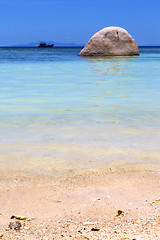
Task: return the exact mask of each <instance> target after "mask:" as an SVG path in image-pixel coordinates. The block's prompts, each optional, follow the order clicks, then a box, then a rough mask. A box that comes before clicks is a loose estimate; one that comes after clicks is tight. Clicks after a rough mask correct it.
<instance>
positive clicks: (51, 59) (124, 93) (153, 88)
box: [0, 47, 160, 177]
mask: <svg viewBox="0 0 160 240" xmlns="http://www.w3.org/2000/svg"><path fill="white" fill-rule="evenodd" d="M81 49H82V48H80V47H73V48H71V47H65V48H63V47H54V48H35V47H34V48H22V47H21V48H20V47H19V48H16V47H1V48H0V137H1V141H0V174H1V176H8V175H10V176H11V175H14V174H15V175H16V176H18V175H23V176H28V177H33V176H56V175H61V174H65V173H68V172H72V171H77V170H78V171H79V170H85V169H91V168H96V167H100V166H105V165H107V164H112V163H113V164H114V163H115V164H121V163H123V164H125V163H131V164H134V163H138V164H141V163H143V164H144V163H159V162H160V47H140V56H134V57H80V56H78V53H79V52H80V50H81Z"/></svg>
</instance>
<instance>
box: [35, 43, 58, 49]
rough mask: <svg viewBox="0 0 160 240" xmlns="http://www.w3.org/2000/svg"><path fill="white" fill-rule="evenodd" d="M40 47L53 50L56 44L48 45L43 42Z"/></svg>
mask: <svg viewBox="0 0 160 240" xmlns="http://www.w3.org/2000/svg"><path fill="white" fill-rule="evenodd" d="M38 47H40V48H52V47H54V44H48V45H47V44H46V43H45V42H43V43H40V44H39V45H38Z"/></svg>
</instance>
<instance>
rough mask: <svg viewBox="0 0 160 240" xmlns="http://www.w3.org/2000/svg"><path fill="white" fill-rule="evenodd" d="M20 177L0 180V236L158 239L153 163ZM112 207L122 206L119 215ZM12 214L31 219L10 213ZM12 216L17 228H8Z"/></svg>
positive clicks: (157, 181) (158, 189)
mask: <svg viewBox="0 0 160 240" xmlns="http://www.w3.org/2000/svg"><path fill="white" fill-rule="evenodd" d="M22 180H24V179H21V178H17V180H15V181H14V182H12V181H8V180H7V181H6V182H5V181H1V188H0V214H1V215H0V235H1V234H3V236H2V239H20V240H23V239H25V240H32V239H45V240H47V239H48V240H51V239H86V240H87V239H97V240H98V239H99V240H100V239H130V240H133V239H136V240H138V239H160V212H159V207H160V165H159V164H141V165H140V164H139V165H121V166H118V167H117V166H108V167H103V168H99V169H98V168H96V169H91V170H85V171H81V172H72V173H69V174H67V175H65V176H59V177H56V178H54V179H53V178H52V179H51V178H50V179H49V178H48V180H46V179H45V180H44V179H41V181H40V180H37V179H34V180H33V179H32V181H29V180H25V181H22ZM118 210H121V211H123V212H122V214H120V215H119V216H117V215H118ZM12 215H19V216H25V217H27V218H31V219H29V220H30V221H28V220H16V219H10V218H11V216H12ZM32 217H34V218H35V219H34V218H33V219H32ZM15 221H19V222H20V223H21V225H22V226H21V228H20V229H19V230H14V229H12V230H11V229H9V228H8V226H9V223H10V222H15Z"/></svg>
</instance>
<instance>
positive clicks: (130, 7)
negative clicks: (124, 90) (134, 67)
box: [0, 0, 160, 46]
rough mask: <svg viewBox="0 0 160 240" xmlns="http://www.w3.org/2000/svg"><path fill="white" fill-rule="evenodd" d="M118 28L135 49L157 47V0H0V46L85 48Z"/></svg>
mask: <svg viewBox="0 0 160 240" xmlns="http://www.w3.org/2000/svg"><path fill="white" fill-rule="evenodd" d="M107 26H120V27H123V28H125V29H126V30H128V32H129V33H130V34H131V35H132V36H133V37H134V38H135V39H136V40H137V42H138V44H139V45H160V0H0V45H1V46H4V45H6V46H7V45H8V46H9V45H15V44H25V43H30V42H37V41H42V40H43V41H55V42H62V43H70V42H74V43H78V44H85V43H86V42H87V41H88V40H89V38H90V37H91V36H92V35H93V34H94V33H95V32H97V31H98V30H100V29H102V28H104V27H107Z"/></svg>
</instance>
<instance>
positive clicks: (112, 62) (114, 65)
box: [83, 56, 138, 80]
mask: <svg viewBox="0 0 160 240" xmlns="http://www.w3.org/2000/svg"><path fill="white" fill-rule="evenodd" d="M83 59H84V60H85V61H88V62H89V63H91V64H90V67H91V68H92V71H94V72H95V73H98V74H99V73H101V75H99V77H100V78H101V77H102V79H101V80H104V78H103V77H104V76H113V77H114V76H118V75H120V76H121V75H126V73H127V74H128V73H129V74H132V73H133V72H134V70H135V62H136V61H137V59H138V56H133V57H131V56H127V57H126V56H125V57H119V56H118V57H112V56H108V57H94V58H93V57H83ZM132 63H133V64H132Z"/></svg>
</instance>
